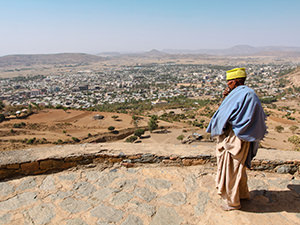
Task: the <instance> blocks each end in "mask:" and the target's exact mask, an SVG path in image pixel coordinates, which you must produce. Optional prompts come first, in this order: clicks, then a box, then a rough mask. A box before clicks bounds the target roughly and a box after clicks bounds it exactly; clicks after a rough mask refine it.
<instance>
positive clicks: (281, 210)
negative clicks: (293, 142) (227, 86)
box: [0, 143, 300, 225]
mask: <svg viewBox="0 0 300 225" xmlns="http://www.w3.org/2000/svg"><path fill="white" fill-rule="evenodd" d="M213 148H214V147H213V143H211V144H210V145H206V146H193V145H188V146H186V147H185V148H184V149H183V148H182V146H178V145H169V144H168V145H163V144H162V145H159V146H158V145H156V146H153V145H149V144H125V143H123V144H120V143H114V144H113V143H111V144H108V143H107V144H84V145H70V146H64V147H62V146H56V147H51V148H41V149H27V150H20V151H7V152H0V158H1V159H2V160H1V162H0V166H1V168H6V170H3V171H4V172H5V171H7V170H10V169H14V168H15V169H16V168H17V167H18V168H21V169H22V168H23V169H24V168H25V169H26V168H27V167H24V165H31V166H32V168H35V165H37V168H36V169H39V171H40V172H39V173H41V174H39V175H28V174H27V175H26V173H25V174H20V175H21V176H17V177H16V176H14V177H11V178H10V179H6V180H4V179H2V181H0V190H1V191H0V225H1V224H15V225H20V224H62V225H63V224H66V225H69V224H70V225H71V224H72V225H84V224H98V225H112V224H115V225H142V224H143V225H147V224H150V225H177V224H178V225H179V224H180V225H197V224H275V225H276V224H300V176H299V171H298V172H296V173H294V175H291V174H289V173H288V172H289V171H288V170H287V171H285V169H286V168H290V166H289V165H291V164H289V163H290V161H291V160H294V161H295V160H296V161H297V160H298V161H299V159H300V153H299V152H293V151H289V152H288V151H276V150H266V149H260V150H259V154H258V155H257V157H256V158H257V159H256V162H261V164H259V165H261V166H260V167H261V168H260V167H258V168H260V169H264V166H263V165H272V162H276V160H277V161H278V159H280V160H281V161H282V163H283V164H281V165H280V166H279V167H278V169H274V170H273V172H272V173H270V172H266V171H254V170H251V171H248V174H249V181H248V184H249V188H250V192H251V200H249V201H243V202H242V208H241V210H237V211H231V212H224V211H222V209H221V208H220V205H221V203H222V201H221V200H220V198H219V196H218V195H217V194H216V189H215V185H214V177H215V171H216V168H215V166H214V165H215V163H213V162H214V159H213V153H214V151H213ZM94 154H95V155H96V156H97V157H96V158H95V160H94V161H90V163H85V164H80V162H81V161H84V162H86V161H85V158H84V157H83V158H82V157H80V156H85V157H91V156H92V155H94ZM97 154H98V155H97ZM208 154H212V156H211V158H208V159H209V160H208V161H207V162H205V164H203V165H194V164H193V163H203V162H204V161H203V160H202V159H200V158H199V157H200V156H203V157H207V155H208ZM125 156H126V157H127V156H128V157H129V158H131V159H132V160H131V163H129V164H128V163H125V165H131V166H133V167H130V168H127V167H126V166H124V162H127V161H128V159H127V158H126V157H125ZM158 156H159V157H158ZM70 157H71V158H73V159H74V160H75V161H74V162H78V163H79V165H77V166H76V165H75V166H74V167H72V168H69V169H68V170H63V171H60V172H55V173H54V172H53V171H52V173H49V172H51V171H47V170H45V172H43V170H41V169H42V166H43V165H44V166H46V165H48V166H53V165H60V164H53V165H52V164H51V165H50V164H49V162H53V160H59V159H60V160H62V162H64V163H69V161H68V160H70V159H71V158H70ZM101 157H102V158H101ZM103 157H106V161H105V162H106V163H104V161H103V160H102V161H101V160H100V161H99V162H98V163H95V162H96V161H97V160H98V159H105V158H103ZM50 159H51V160H52V161H51V160H50ZM150 159H151V160H150ZM158 159H162V161H159V160H158ZM178 159H182V161H178ZM76 160H79V161H76ZM164 160H166V162H167V163H164ZM199 160H200V161H199ZM134 161H136V162H139V163H133V162H134ZM152 161H153V162H152ZM173 161H174V162H177V163H175V164H174V162H173ZM296 161H295V162H296ZM298 161H297V162H298ZM28 162H30V163H28ZM56 162H58V161H56ZM72 162H73V161H72ZM112 162H113V163H112ZM187 162H191V163H187ZM254 162H255V160H254ZM265 163H267V164H265ZM19 164H20V165H19ZM174 165H176V166H174ZM187 165H194V166H187ZM28 168H29V167H28ZM30 168H31V167H30ZM51 168H52V167H51ZM18 170H20V169H16V171H18ZM3 171H2V172H3ZM25 171H26V170H25ZM32 172H33V173H34V171H32ZM282 173H285V174H282ZM31 174H32V173H31Z"/></svg>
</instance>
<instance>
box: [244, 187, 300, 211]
mask: <svg viewBox="0 0 300 225" xmlns="http://www.w3.org/2000/svg"><path fill="white" fill-rule="evenodd" d="M287 187H288V188H289V189H290V190H285V191H271V190H254V191H251V192H250V196H251V200H241V205H242V208H241V211H245V212H253V213H272V212H283V211H286V212H290V213H300V185H297V184H289V185H288V186H287Z"/></svg>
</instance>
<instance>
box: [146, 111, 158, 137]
mask: <svg viewBox="0 0 300 225" xmlns="http://www.w3.org/2000/svg"><path fill="white" fill-rule="evenodd" d="M148 128H149V131H150V132H151V133H152V131H153V130H155V129H157V128H158V123H157V116H155V115H153V116H151V118H150V120H149V122H148Z"/></svg>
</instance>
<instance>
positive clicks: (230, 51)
mask: <svg viewBox="0 0 300 225" xmlns="http://www.w3.org/2000/svg"><path fill="white" fill-rule="evenodd" d="M163 52H166V53H169V54H208V55H229V56H230V55H232V56H234V55H264V54H265V55H270V53H271V52H273V53H276V54H275V55H277V54H279V55H280V54H282V53H284V55H286V54H287V53H292V54H293V55H294V54H295V53H296V55H298V53H300V47H282V46H264V47H253V46H250V45H236V46H233V47H231V48H226V49H198V50H176V49H165V50H163Z"/></svg>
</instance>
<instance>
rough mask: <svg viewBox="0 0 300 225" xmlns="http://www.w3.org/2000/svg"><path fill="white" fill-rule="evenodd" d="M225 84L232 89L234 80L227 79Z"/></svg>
mask: <svg viewBox="0 0 300 225" xmlns="http://www.w3.org/2000/svg"><path fill="white" fill-rule="evenodd" d="M227 86H228V87H229V88H230V90H232V89H233V88H234V86H235V80H229V81H227Z"/></svg>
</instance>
